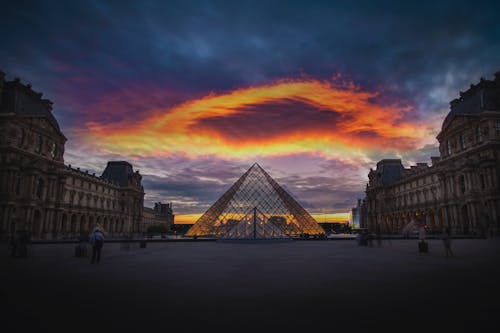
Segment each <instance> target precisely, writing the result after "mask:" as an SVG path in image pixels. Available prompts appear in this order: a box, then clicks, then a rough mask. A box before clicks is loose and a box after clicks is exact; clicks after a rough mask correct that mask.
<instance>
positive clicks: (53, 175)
mask: <svg viewBox="0 0 500 333" xmlns="http://www.w3.org/2000/svg"><path fill="white" fill-rule="evenodd" d="M65 142H66V137H65V136H64V134H63V133H62V132H61V129H60V128H59V125H58V123H57V120H56V119H55V118H54V116H53V114H52V102H51V101H49V100H47V99H43V98H42V94H41V93H37V92H35V91H33V90H32V89H31V86H30V85H29V84H28V85H24V84H22V83H21V82H20V80H19V79H15V80H13V81H6V80H5V74H4V73H2V72H0V180H1V182H0V238H6V237H9V235H12V234H13V233H15V232H16V231H17V230H25V231H28V232H29V233H30V235H31V237H32V238H35V239H36V238H39V239H40V238H41V239H54V238H66V237H75V236H77V235H79V234H80V233H87V232H89V231H91V229H92V228H94V227H95V226H97V225H98V226H100V227H101V228H103V229H104V231H105V232H107V233H108V235H110V236H111V237H118V236H122V235H125V234H127V235H129V234H134V233H139V232H141V223H142V218H143V217H142V213H143V203H144V190H143V187H142V176H141V175H140V174H139V172H138V171H135V172H134V170H133V167H132V165H131V164H129V163H128V162H125V161H112V162H108V164H107V166H106V168H105V170H104V172H103V173H102V175H101V176H96V175H95V174H89V173H88V172H83V171H82V170H80V169H79V168H75V167H72V166H71V165H65V164H64V145H65Z"/></svg>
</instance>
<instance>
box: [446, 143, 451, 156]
mask: <svg viewBox="0 0 500 333" xmlns="http://www.w3.org/2000/svg"><path fill="white" fill-rule="evenodd" d="M446 155H451V142H450V140H446Z"/></svg>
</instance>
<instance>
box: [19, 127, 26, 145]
mask: <svg viewBox="0 0 500 333" xmlns="http://www.w3.org/2000/svg"><path fill="white" fill-rule="evenodd" d="M25 137H26V133H25V132H24V128H21V132H20V133H19V146H22V145H23V144H24V138H25Z"/></svg>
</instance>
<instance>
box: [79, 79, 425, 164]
mask: <svg viewBox="0 0 500 333" xmlns="http://www.w3.org/2000/svg"><path fill="white" fill-rule="evenodd" d="M338 81H339V80H336V79H335V80H332V81H318V80H313V79H302V80H280V81H276V82H274V83H272V84H267V85H262V86H255V87H249V88H241V89H236V90H233V91H230V92H227V93H211V94H208V95H206V96H205V97H202V98H200V99H195V100H189V101H186V102H184V103H181V104H178V105H175V106H172V107H166V108H161V107H160V108H157V109H155V110H150V111H148V110H146V112H144V113H145V114H147V115H148V116H147V117H146V118H144V119H141V120H134V121H122V122H118V123H97V122H87V124H86V126H87V128H86V129H85V130H84V131H85V134H87V136H86V138H87V139H86V140H87V141H88V142H90V143H92V142H99V146H100V147H104V149H105V150H107V151H127V152H129V153H131V154H138V155H145V156H151V155H154V156H158V155H160V156H168V155H172V154H179V153H182V154H186V155H187V156H190V157H197V156H203V155H215V156H219V157H231V158H248V157H251V156H256V155H259V156H276V155H285V154H290V153H310V152H317V153H320V154H322V155H324V156H328V157H339V156H343V157H359V156H361V155H362V152H363V151H365V152H366V151H370V150H373V149H381V148H383V149H388V148H389V149H395V150H408V149H413V148H416V147H417V146H418V144H421V142H422V137H423V135H424V133H425V127H424V126H423V125H420V124H414V123H411V122H407V121H404V120H403V117H404V115H405V113H406V112H408V111H409V110H410V107H408V106H404V105H401V104H397V103H392V104H382V103H378V102H376V101H375V99H376V97H377V96H378V93H376V92H367V91H363V90H361V89H360V88H359V87H356V86H355V85H354V84H352V83H350V84H342V83H339V82H338ZM91 112H92V111H91ZM109 112H116V113H118V112H120V110H119V109H117V110H109Z"/></svg>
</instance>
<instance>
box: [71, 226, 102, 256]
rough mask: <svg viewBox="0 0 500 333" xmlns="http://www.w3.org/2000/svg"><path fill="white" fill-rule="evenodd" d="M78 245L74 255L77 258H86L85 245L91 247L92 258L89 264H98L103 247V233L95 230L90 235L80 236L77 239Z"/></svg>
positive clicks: (97, 229)
mask: <svg viewBox="0 0 500 333" xmlns="http://www.w3.org/2000/svg"><path fill="white" fill-rule="evenodd" d="M79 241H80V244H79V245H78V246H77V247H76V248H75V255H76V256H77V257H86V256H87V243H90V245H91V246H92V257H91V260H90V262H91V263H92V264H93V263H95V262H97V263H99V262H100V261H101V251H102V248H103V246H104V233H103V232H102V231H101V230H100V229H99V228H95V229H94V231H93V232H92V233H91V234H90V235H86V234H82V235H80V238H79Z"/></svg>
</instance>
